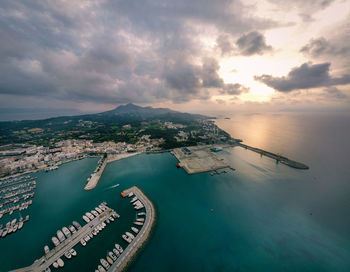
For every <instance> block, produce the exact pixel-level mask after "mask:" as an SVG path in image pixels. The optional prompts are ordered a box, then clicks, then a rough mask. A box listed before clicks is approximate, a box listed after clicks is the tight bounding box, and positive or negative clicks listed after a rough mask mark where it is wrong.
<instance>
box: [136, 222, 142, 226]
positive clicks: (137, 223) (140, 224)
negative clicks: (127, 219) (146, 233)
mask: <svg viewBox="0 0 350 272" xmlns="http://www.w3.org/2000/svg"><path fill="white" fill-rule="evenodd" d="M134 225H138V226H142V225H143V223H142V222H137V221H136V222H134Z"/></svg>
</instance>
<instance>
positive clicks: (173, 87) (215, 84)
mask: <svg viewBox="0 0 350 272" xmlns="http://www.w3.org/2000/svg"><path fill="white" fill-rule="evenodd" d="M219 68H220V67H219V64H218V63H217V61H216V60H215V59H213V58H204V59H203V60H202V64H201V65H194V64H191V63H190V62H188V60H186V59H184V58H181V57H179V58H178V59H177V61H176V62H174V63H171V64H169V65H168V66H167V67H166V69H165V70H164V75H163V76H164V78H165V80H166V84H167V87H168V88H167V89H168V90H169V93H168V98H171V99H172V100H173V101H175V102H181V101H187V100H189V99H192V98H201V99H206V98H209V97H208V90H209V89H216V90H218V92H219V93H220V94H229V95H238V94H240V93H242V92H245V91H247V88H245V87H244V86H242V85H240V84H225V83H224V81H223V80H222V78H220V76H219V74H218V71H219Z"/></svg>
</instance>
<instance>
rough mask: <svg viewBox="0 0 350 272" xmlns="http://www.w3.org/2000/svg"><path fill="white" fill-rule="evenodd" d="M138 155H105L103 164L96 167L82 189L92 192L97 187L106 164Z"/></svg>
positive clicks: (136, 153)
mask: <svg viewBox="0 0 350 272" xmlns="http://www.w3.org/2000/svg"><path fill="white" fill-rule="evenodd" d="M138 154H140V152H135V153H125V154H111V155H107V157H106V158H103V162H102V163H101V165H98V166H97V168H96V170H95V172H94V173H93V174H92V175H91V176H90V178H89V179H88V182H87V184H86V185H85V187H84V190H87V191H88V190H92V189H94V188H95V187H96V186H97V184H98V182H99V181H100V178H101V176H102V174H103V171H104V170H105V168H106V166H107V164H108V163H110V162H114V161H118V160H121V159H125V158H129V157H132V156H135V155H138Z"/></svg>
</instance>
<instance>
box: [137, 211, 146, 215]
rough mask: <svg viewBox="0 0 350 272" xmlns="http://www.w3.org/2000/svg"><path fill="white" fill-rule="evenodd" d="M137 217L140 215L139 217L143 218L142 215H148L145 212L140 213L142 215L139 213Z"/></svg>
mask: <svg viewBox="0 0 350 272" xmlns="http://www.w3.org/2000/svg"><path fill="white" fill-rule="evenodd" d="M137 215H139V216H141V215H146V213H145V212H140V213H138V214H137Z"/></svg>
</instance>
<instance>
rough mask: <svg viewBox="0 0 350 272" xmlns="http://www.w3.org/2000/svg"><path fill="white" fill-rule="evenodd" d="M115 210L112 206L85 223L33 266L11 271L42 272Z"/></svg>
mask: <svg viewBox="0 0 350 272" xmlns="http://www.w3.org/2000/svg"><path fill="white" fill-rule="evenodd" d="M113 213H114V211H113V210H112V209H110V208H108V209H107V210H105V211H104V212H103V213H101V214H100V215H99V216H97V217H95V218H94V219H93V220H91V221H90V222H89V223H87V224H86V225H84V226H83V227H82V228H81V229H79V230H78V231H77V232H76V233H73V234H72V236H70V237H69V238H67V239H66V240H64V241H63V242H62V243H60V244H59V245H58V246H57V247H55V248H53V249H51V250H50V251H49V252H48V253H47V254H45V255H44V256H42V257H41V258H40V259H38V260H36V261H35V262H34V263H33V264H32V265H31V266H28V267H24V268H20V269H15V270H12V271H11V272H42V271H45V269H46V268H48V267H50V266H51V265H52V264H53V263H54V262H55V261H57V259H58V258H60V257H62V256H63V255H64V253H65V252H67V251H69V250H70V249H71V248H73V247H74V246H75V245H76V244H78V243H80V240H82V239H83V238H84V237H85V236H87V235H89V234H91V232H92V230H93V229H95V228H96V227H97V226H98V225H99V224H101V223H102V222H104V221H105V220H107V219H108V218H109V217H110V216H111V215H112V214H113Z"/></svg>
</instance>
